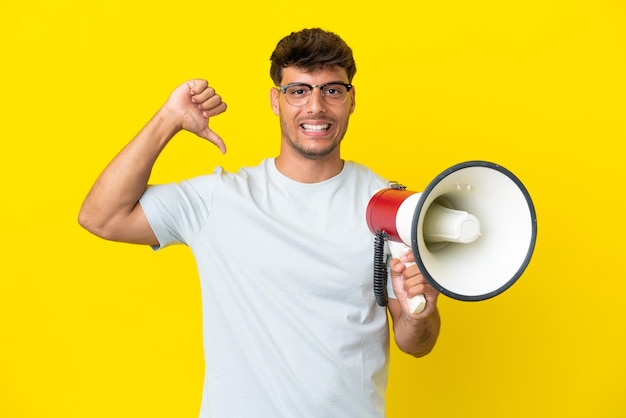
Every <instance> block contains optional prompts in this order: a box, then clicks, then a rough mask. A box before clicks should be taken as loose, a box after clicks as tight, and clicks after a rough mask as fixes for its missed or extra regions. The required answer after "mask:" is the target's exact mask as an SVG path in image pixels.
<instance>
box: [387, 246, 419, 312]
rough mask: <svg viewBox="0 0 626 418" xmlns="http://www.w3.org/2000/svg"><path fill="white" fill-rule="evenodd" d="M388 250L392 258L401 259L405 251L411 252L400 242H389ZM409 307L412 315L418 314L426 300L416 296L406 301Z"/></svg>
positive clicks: (409, 264)
mask: <svg viewBox="0 0 626 418" xmlns="http://www.w3.org/2000/svg"><path fill="white" fill-rule="evenodd" d="M389 250H390V251H391V256H392V257H393V258H401V257H402V256H403V255H404V254H405V253H406V252H407V251H409V250H411V247H409V246H407V245H406V244H404V243H401V242H395V241H389ZM414 264H415V263H404V265H405V266H406V267H410V266H412V265H414ZM407 304H408V305H409V312H411V313H412V314H418V313H420V312H422V311H423V310H424V308H425V307H426V298H425V297H424V295H416V296H413V297H412V298H408V299H407Z"/></svg>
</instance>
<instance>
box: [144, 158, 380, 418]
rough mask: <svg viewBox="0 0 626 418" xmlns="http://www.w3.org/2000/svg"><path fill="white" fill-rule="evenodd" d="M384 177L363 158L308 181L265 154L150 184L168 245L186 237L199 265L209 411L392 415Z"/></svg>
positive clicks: (158, 229) (222, 417) (148, 210)
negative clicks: (232, 169) (383, 297)
mask: <svg viewBox="0 0 626 418" xmlns="http://www.w3.org/2000/svg"><path fill="white" fill-rule="evenodd" d="M384 187H387V182H386V181H385V180H383V179H382V178H380V177H379V176H377V175H376V174H374V173H373V172H371V171H370V170H369V169H367V168H365V167H364V166H362V165H359V164H357V163H354V162H346V163H345V164H344V168H343V170H342V171H341V173H340V174H338V175H337V176H335V177H333V178H331V179H329V180H326V181H324V182H321V183H315V184H304V183H298V182H295V181H293V180H291V179H289V178H287V177H285V176H283V175H282V174H281V173H280V172H279V171H278V170H277V169H276V166H275V164H274V160H273V159H267V160H265V161H263V162H262V163H261V164H260V165H259V166H256V167H252V168H243V169H241V170H240V171H239V172H238V173H236V174H233V173H228V172H225V171H224V170H222V169H221V168H217V169H216V170H215V172H214V173H213V174H212V175H206V176H201V177H197V178H193V179H191V180H188V181H183V182H181V183H180V184H167V185H160V186H152V187H150V188H148V190H147V191H146V193H145V194H144V196H143V197H142V198H141V205H142V207H143V210H144V211H145V214H146V216H147V218H148V221H149V222H150V225H151V227H152V229H153V230H154V232H155V234H156V236H157V237H158V239H159V242H160V247H165V246H167V245H169V244H173V243H183V244H186V245H188V246H189V247H190V248H191V250H192V251H193V253H194V256H195V259H196V262H197V266H198V271H199V274H200V280H201V288H202V312H203V338H204V357H205V364H206V370H205V378H204V390H203V396H202V406H201V411H200V417H201V418H209V417H210V418H240V417H241V418H242V417H255V418H256V417H259V418H283V417H284V418H291V417H297V418H307V417H316V418H332V417H337V418H350V417H354V418H368V417H371V418H380V417H383V416H384V415H385V393H384V392H385V387H386V383H387V374H388V364H389V327H388V324H387V312H386V309H385V308H383V307H380V306H378V305H377V304H376V301H375V298H374V293H373V289H372V274H373V273H372V271H373V267H372V264H373V259H374V246H373V242H374V237H373V235H372V233H371V232H370V231H369V229H368V227H367V223H366V220H365V213H366V208H367V203H368V202H369V199H370V197H371V196H372V195H373V194H374V193H376V192H377V191H378V190H380V189H382V188H384ZM157 248H158V247H157Z"/></svg>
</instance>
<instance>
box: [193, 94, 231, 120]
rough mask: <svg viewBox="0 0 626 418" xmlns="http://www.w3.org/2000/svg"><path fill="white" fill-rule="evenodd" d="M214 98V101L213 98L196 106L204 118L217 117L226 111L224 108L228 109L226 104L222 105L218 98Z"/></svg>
mask: <svg viewBox="0 0 626 418" xmlns="http://www.w3.org/2000/svg"><path fill="white" fill-rule="evenodd" d="M216 97H217V99H216V100H214V99H215V97H213V98H211V99H209V100H208V101H206V102H204V103H200V104H197V105H196V106H197V107H198V109H200V111H201V112H202V115H203V116H204V117H205V118H210V117H213V116H217V115H219V114H220V113H224V112H225V111H226V108H227V107H228V106H227V105H226V103H224V102H223V101H222V99H221V98H220V97H219V96H216Z"/></svg>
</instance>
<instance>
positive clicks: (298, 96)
mask: <svg viewBox="0 0 626 418" xmlns="http://www.w3.org/2000/svg"><path fill="white" fill-rule="evenodd" d="M309 97H311V89H310V88H309V86H307V85H305V84H297V85H294V86H289V87H287V89H286V90H285V98H286V99H287V101H288V102H289V103H290V104H292V105H294V106H303V105H305V104H307V103H308V101H309Z"/></svg>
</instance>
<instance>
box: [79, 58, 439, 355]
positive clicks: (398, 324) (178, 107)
mask: <svg viewBox="0 0 626 418" xmlns="http://www.w3.org/2000/svg"><path fill="white" fill-rule="evenodd" d="M332 81H340V82H345V83H347V82H348V79H347V75H346V72H345V70H344V69H343V68H339V67H333V68H321V69H317V70H315V71H305V70H303V69H300V68H295V67H287V68H285V69H284V71H283V79H282V81H281V84H282V85H284V84H287V83H292V82H301V83H307V84H311V85H321V84H325V83H328V82H332ZM355 97H356V93H355V89H354V88H353V89H352V90H351V91H350V92H349V97H348V99H347V100H346V102H345V103H344V104H342V105H328V104H326V103H325V102H324V101H323V100H322V96H321V92H320V90H319V89H314V90H313V93H312V97H311V100H310V101H309V103H308V104H307V105H305V106H301V107H295V106H292V105H290V104H289V103H287V101H286V99H285V97H284V94H282V93H280V91H279V90H278V89H276V88H272V89H271V90H270V105H271V108H272V110H273V112H274V113H275V114H276V115H277V116H278V117H279V119H280V126H281V144H280V153H279V155H278V156H277V157H276V160H275V161H276V167H277V169H278V170H279V171H280V172H281V173H282V174H284V175H285V176H287V177H289V178H291V179H293V180H295V181H298V182H302V183H315V182H320V181H324V180H327V179H329V178H331V177H334V176H336V175H337V174H339V172H340V171H341V170H342V168H343V164H344V162H343V160H342V159H341V153H340V149H341V141H342V139H343V137H344V135H345V133H346V131H347V129H348V121H349V119H350V115H351V114H352V112H354V109H355ZM226 109H227V106H226V103H224V102H223V101H222V98H221V97H220V96H219V95H218V94H217V93H216V91H215V90H214V89H213V88H212V87H211V86H209V84H208V82H207V81H206V80H201V79H197V80H190V81H187V82H185V83H183V84H181V85H180V86H178V87H177V88H176V89H175V90H174V91H173V92H172V93H171V95H170V97H169V98H168V100H167V101H166V102H165V104H164V105H163V106H162V107H161V108H160V109H159V110H158V111H157V113H156V114H155V115H154V116H153V118H152V119H151V120H150V121H149V122H148V123H147V124H146V125H145V126H144V128H143V129H142V130H141V131H140V132H139V133H138V134H137V136H136V137H135V138H133V139H132V140H131V141H130V142H129V143H128V145H127V146H126V147H124V148H123V149H122V150H121V151H120V153H119V154H118V155H117V156H116V157H115V158H114V159H113V160H112V161H111V162H110V163H109V165H107V167H106V168H105V169H104V171H103V172H102V173H101V174H100V176H99V177H98V179H97V180H96V182H95V183H94V185H93V187H92V189H91V190H90V191H89V193H88V195H87V196H86V198H85V200H84V202H83V205H82V207H81V210H80V213H79V216H78V221H79V223H80V225H81V226H83V227H84V228H85V229H87V230H88V231H90V232H92V233H93V234H95V235H97V236H99V237H102V238H104V239H108V240H113V241H121V242H128V243H136V244H150V245H155V244H158V240H157V238H156V236H155V235H154V233H153V231H152V229H151V228H150V225H149V224H148V221H147V219H146V217H145V214H144V213H143V209H142V208H141V205H140V204H139V198H140V197H141V195H142V194H143V192H144V191H145V190H146V187H147V186H148V180H149V178H150V173H151V171H152V167H153V166H154V164H155V162H156V160H157V158H158V156H159V155H160V153H161V151H162V150H163V149H164V148H165V147H166V146H167V144H168V143H169V141H170V140H171V139H172V138H173V137H174V136H175V135H176V134H177V133H178V132H180V131H181V130H186V131H189V132H192V133H194V134H196V135H197V136H199V137H201V138H204V139H206V140H207V141H209V142H211V143H213V144H214V145H215V146H217V147H218V148H219V149H220V151H221V152H222V153H225V152H226V146H225V144H224V141H223V140H222V138H221V137H220V136H219V135H218V134H216V133H215V132H214V131H213V130H212V129H211V127H210V120H211V118H213V117H215V116H218V115H219V114H221V113H223V112H224V111H226ZM313 125H316V126H318V127H319V126H320V125H323V127H324V129H322V130H320V129H307V127H309V128H310V127H311V126H313ZM412 261H413V255H412V254H411V253H410V252H409V253H408V254H407V255H406V256H405V257H403V259H401V260H400V259H394V260H392V262H391V265H390V268H391V279H392V285H393V288H394V292H395V294H396V297H397V299H389V305H388V309H389V312H390V315H391V318H392V321H393V329H394V337H395V341H396V344H397V345H398V347H399V348H400V349H401V350H402V351H404V352H406V353H409V354H411V355H414V356H416V357H420V356H423V355H425V354H428V353H429V352H430V351H431V350H432V348H433V347H434V345H435V343H436V340H437V336H438V334H439V327H440V320H439V314H438V312H437V307H436V306H437V303H436V302H437V297H438V292H437V291H436V290H435V289H433V288H432V286H430V285H429V284H428V282H427V281H426V280H425V279H424V277H423V276H422V274H421V273H420V271H419V269H418V268H417V266H415V265H412V266H410V267H406V264H405V263H409V262H412ZM417 294H424V295H425V297H426V308H425V309H424V310H423V311H422V312H421V313H419V314H417V315H415V314H411V313H410V312H409V309H408V305H407V298H408V297H412V296H415V295H417Z"/></svg>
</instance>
